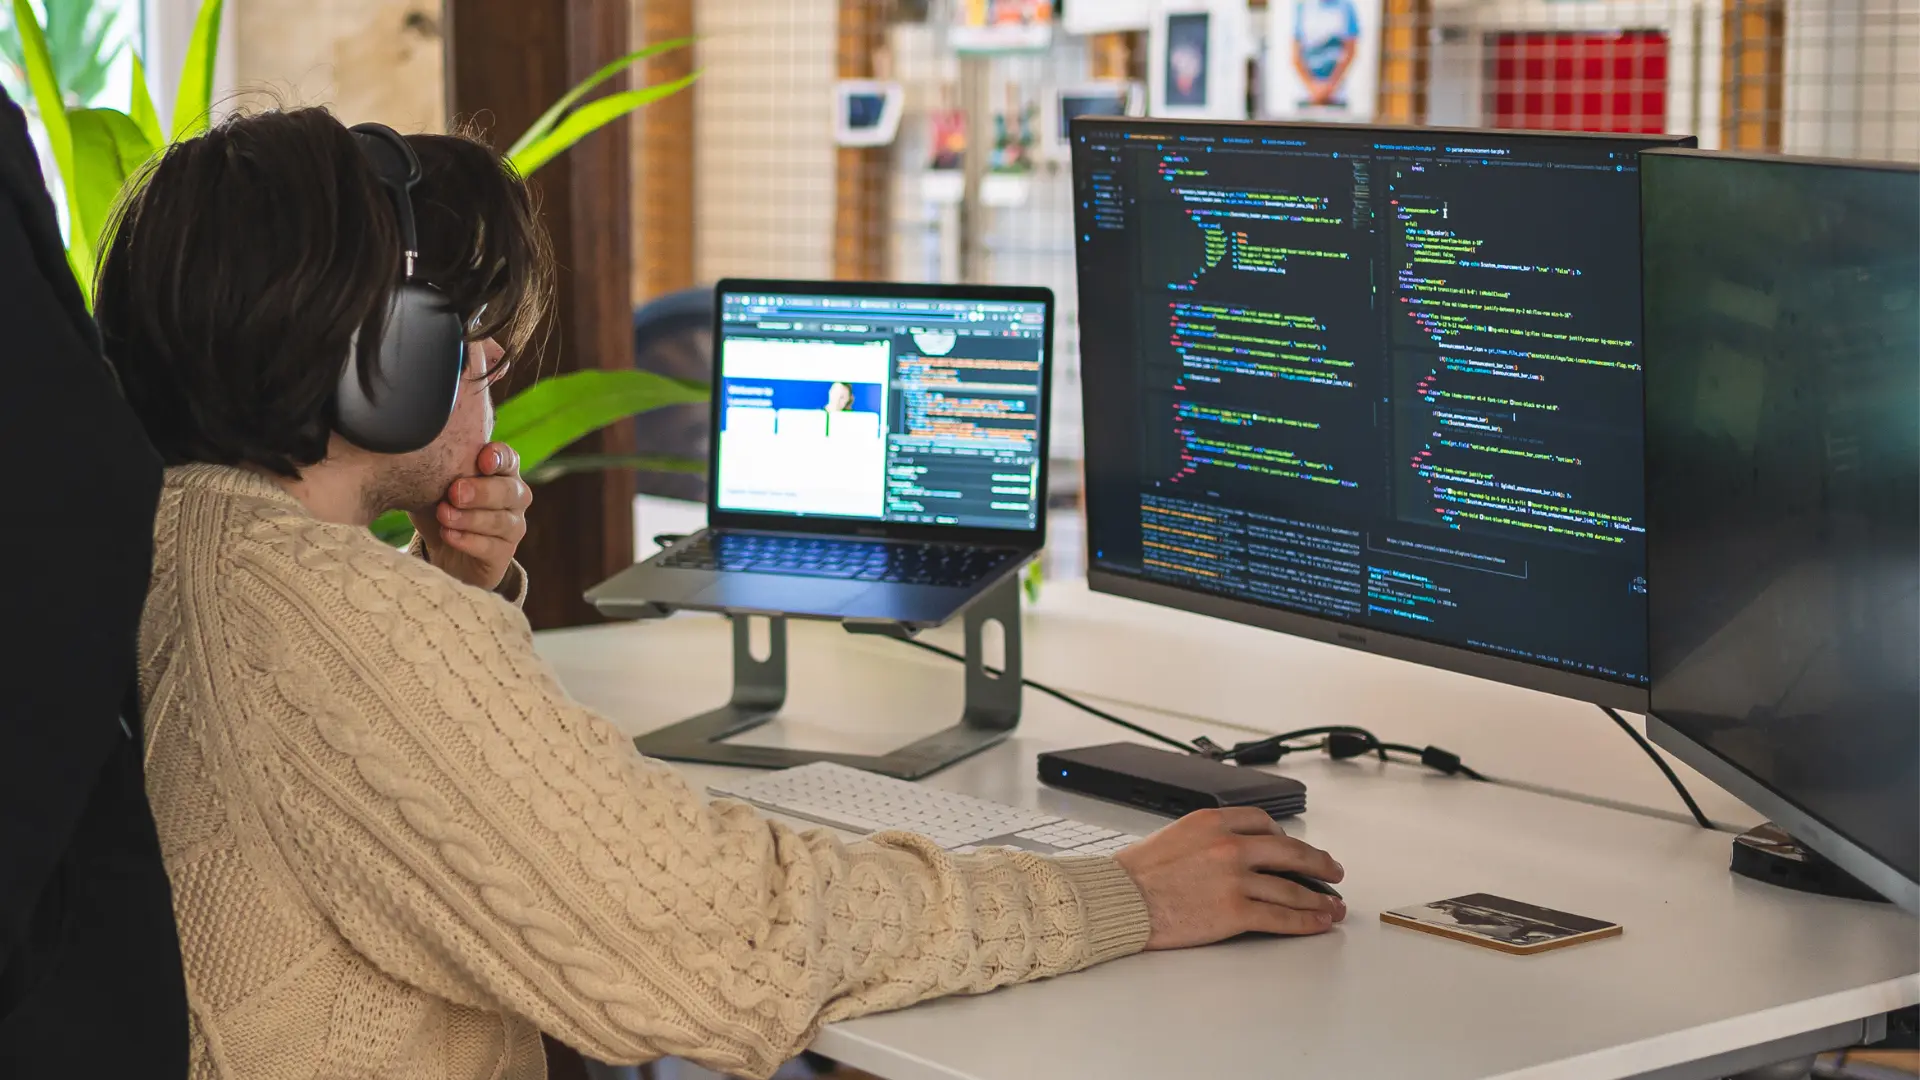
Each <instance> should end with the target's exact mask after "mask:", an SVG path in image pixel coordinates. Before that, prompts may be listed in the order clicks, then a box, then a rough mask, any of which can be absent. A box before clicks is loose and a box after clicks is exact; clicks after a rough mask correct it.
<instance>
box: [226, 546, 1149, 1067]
mask: <svg viewBox="0 0 1920 1080" xmlns="http://www.w3.org/2000/svg"><path fill="white" fill-rule="evenodd" d="M355 541H356V544H357V545H358V546H359V548H360V550H357V551H355V552H354V553H353V554H352V556H351V557H350V558H346V559H343V560H342V561H341V562H340V563H339V564H338V565H337V566H336V567H334V568H333V569H331V570H329V571H327V573H329V574H330V575H331V576H332V577H333V578H334V579H335V580H334V582H333V585H332V587H330V588H326V589H324V590H322V591H321V592H320V593H317V594H314V595H313V596H312V597H309V598H303V599H302V600H301V601H300V602H299V603H300V606H301V607H302V608H304V609H305V610H304V611H303V613H302V621H303V622H304V623H305V625H304V627H303V626H299V625H296V626H294V627H291V628H289V627H285V626H278V625H276V626H260V627H252V626H250V627H247V628H245V631H244V632H242V633H238V634H236V635H235V637H234V640H235V643H236V649H237V655H236V656H235V658H234V662H235V663H236V664H239V665H242V670H241V671H240V672H239V676H240V677H239V680H238V681H239V682H240V683H241V684H244V685H250V686H254V687H257V688H260V691H261V693H262V695H263V696H262V697H261V698H260V699H258V700H253V701H249V702H248V705H247V707H248V710H249V714H250V715H253V716H256V717H258V718H262V719H263V720H265V721H266V722H269V723H272V724H274V725H275V727H276V731H275V733H274V736H275V746H276V749H275V752H274V753H273V755H272V757H273V759H274V760H273V761H271V762H267V763H262V764H263V766H264V767H267V768H270V769H272V770H274V771H275V772H276V773H278V775H277V776H276V777H275V779H276V782H277V783H278V785H279V786H281V788H282V791H281V793H280V794H279V795H278V797H276V798H275V799H273V800H272V803H271V805H269V806H266V807H264V808H263V810H264V811H265V812H266V813H268V814H270V815H271V818H270V822H271V827H272V828H273V829H274V831H275V833H276V835H277V836H278V838H279V839H280V842H281V844H282V845H283V847H284V848H286V849H287V852H288V856H289V859H288V861H289V863H290V865H292V866H294V867H295V868H296V872H297V873H300V874H301V875H302V876H303V877H304V879H305V884H306V891H307V893H308V895H310V896H312V897H314V898H315V900H316V901H317V902H318V903H319V904H320V905H321V906H322V908H323V909H324V910H325V911H326V914H327V916H328V917H329V919H330V920H331V921H332V922H333V924H334V925H335V926H337V927H339V929H340V930H341V932H342V933H343V934H344V935H345V936H346V937H347V938H348V939H349V940H350V941H351V942H352V943H353V945H354V947H355V948H356V949H358V950H359V951H360V952H361V953H362V954H363V955H365V956H366V957H367V958H368V959H369V960H370V961H372V962H373V963H374V964H376V965H377V966H379V967H380V968H381V969H382V970H384V971H386V972H387V973H389V974H391V975H393V976H394V977H396V978H399V979H402V980H404V981H406V982H409V983H411V984H413V985H416V986H419V987H422V988H424V989H426V990H428V991H429V992H431V993H434V994H437V995H439V996H441V997H444V998H447V999H448V1000H451V1001H455V1002H459V1003H462V1004H466V1005H470V1006H474V1007H478V1008H485V1009H493V1010H499V1011H504V1012H509V1013H512V1014H515V1015H519V1016H523V1017H526V1018H528V1019H529V1020H531V1021H532V1022H533V1023H535V1024H537V1025H538V1026H539V1027H540V1028H541V1029H542V1030H544V1031H547V1032H548V1033H550V1034H552V1035H554V1036H555V1037H557V1038H559V1039H561V1040H562V1041H564V1042H566V1043H568V1044H569V1045H572V1046H574V1047H576V1048H578V1049H579V1050H580V1051H582V1052H583V1053H585V1054H588V1055H591V1056H594V1057H597V1058H601V1059H603V1060H608V1061H634V1060H643V1059H649V1058H653V1057H657V1056H660V1055H664V1054H677V1055H681V1056H685V1057H689V1058H692V1059H694V1060H697V1061H699V1062H701V1063H703V1064H706V1065H709V1066H711V1067H715V1068H719V1069H722V1070H725V1071H729V1072H734V1073H741V1074H746V1075H766V1074H768V1073H770V1072H772V1071H773V1069H774V1068H776V1067H777V1066H778V1064H779V1063H780V1062H781V1061H783V1060H785V1059H786V1058H788V1057H791V1056H792V1055H793V1054H794V1053H796V1052H798V1051H799V1050H800V1049H801V1048H802V1047H804V1046H805V1045H806V1044H807V1043H808V1042H809V1041H810V1040H811V1039H812V1037H813V1034H814V1032H815V1031H816V1030H817V1029H818V1027H819V1026H820V1025H821V1024H822V1023H825V1022H828V1021H831V1020H834V1019H839V1018H845V1017H850V1016H855V1015H859V1014H862V1013H866V1012H872V1011H875V1010H881V1009H888V1008H895V1007H899V1006H902V1005H907V1004H910V1003H912V1002H915V1001H919V1000H922V999H924V998H928V997H933V996H938V995H942V994H952V993H970V992H979V991H984V990H988V989H991V988H993V987H997V986H1002V985H1005V984H1008V983H1013V982H1018V981H1021V980H1024V979H1031V978H1038V977H1043V976H1047V975H1054V974H1059V973H1062V972H1067V971H1072V970H1075V969H1077V968H1080V967H1084V966H1086V965H1088V964H1091V963H1096V962H1098V961H1101V960H1106V959H1111V958H1113V957H1117V956H1121V955H1124V954H1126V953H1129V952H1133V951H1136V950H1138V949H1140V948H1141V947H1143V946H1144V945H1145V944H1146V943H1147V938H1148V935H1149V932H1150V929H1151V928H1150V923H1149V917H1148V913H1147V908H1146V906H1145V904H1144V902H1143V900H1142V897H1141V892H1140V890H1139V889H1138V888H1136V887H1135V885H1134V884H1133V882H1132V880H1131V879H1130V878H1129V876H1128V875H1127V873H1126V871H1124V870H1122V869H1121V867H1120V866H1119V864H1117V863H1116V862H1114V861H1113V860H1110V859H1063V860H1047V859H1041V858H1038V857H1035V856H1032V855H1028V854H1024V853H994V854H978V855H970V856H954V855H950V854H948V853H946V852H944V851H942V850H940V849H939V848H938V847H936V846H934V845H933V844H932V843H931V842H929V841H927V840H925V839H922V838H919V837H911V836H907V835H904V834H893V835H890V836H886V837H881V838H877V839H876V840H874V841H872V842H867V843H861V844H855V845H851V846H848V845H843V844H841V843H840V842H838V841H837V840H835V839H834V838H833V837H832V836H831V835H829V834H827V833H825V832H809V833H805V834H797V833H795V832H793V831H791V830H788V829H786V828H784V827H782V826H779V825H776V824H773V823H771V822H769V821H767V820H765V819H764V818H761V817H759V816H758V815H756V814H755V813H754V812H753V811H752V810H751V809H749V808H748V807H746V806H743V805H740V804H738V803H728V802H718V803H709V802H708V801H707V800H706V799H705V798H703V797H701V796H700V795H699V794H698V793H696V792H694V791H693V790H691V789H690V788H689V787H688V786H687V785H686V784H685V782H683V781H682V780H681V778H680V777H679V776H678V775H677V774H676V773H675V772H674V771H673V770H671V769H669V768H667V767H665V766H663V765H660V764H658V763H656V762H651V761H648V760H645V759H643V758H641V757H640V756H639V755H638V754H636V753H635V752H634V750H633V748H632V745H631V743H629V742H628V741H627V739H626V738H625V737H624V736H622V735H621V734H620V733H619V732H618V731H617V730H615V729H614V727H613V726H612V725H611V724H610V723H608V722H607V721H605V720H604V719H601V718H600V717H598V716H596V715H594V714H593V713H591V712H590V711H588V710H587V709H585V708H583V707H581V706H580V705H578V704H576V703H574V702H573V701H571V700H570V699H569V698H568V697H567V696H566V694H565V693H564V692H563V691H562V690H561V689H560V687H559V686H558V685H557V683H556V682H555V681H554V679H553V676H552V674H551V672H550V671H549V669H548V668H547V667H546V666H545V664H544V663H543V662H542V661H541V660H540V659H539V657H538V656H536V655H535V653H534V650H533V642H532V636H531V634H530V633H529V632H528V630H527V627H526V623H525V620H524V619H522V618H521V617H520V616H519V615H518V614H517V613H516V612H514V611H512V609H510V608H509V607H508V606H507V605H505V604H504V603H502V602H500V601H499V600H498V599H496V598H493V597H490V596H488V595H486V594H484V593H482V592H480V591H478V590H473V589H466V588H461V587H459V586H457V585H455V584H454V583H453V582H452V581H451V580H449V579H448V578H446V577H445V576H444V575H442V574H440V573H439V572H438V571H436V570H434V569H432V568H431V567H429V566H425V565H422V564H421V563H419V562H418V561H416V560H412V559H404V558H395V557H393V556H392V555H391V554H390V553H384V552H380V551H379V550H378V544H377V541H374V540H373V539H372V538H371V537H370V536H369V537H364V538H355ZM295 546H299V545H295V544H293V543H292V542H291V541H289V546H287V547H286V549H285V550H286V553H287V555H288V558H287V560H286V562H285V563H283V564H282V565H284V566H289V567H290V566H291V552H292V551H293V550H294V548H295ZM272 561H273V560H271V559H270V558H269V559H268V560H266V562H272ZM309 569H311V567H309ZM258 572H259V573H261V574H263V575H264V576H263V577H259V578H256V579H255V582H256V583H260V584H263V585H264V587H265V588H266V589H267V590H269V591H270V592H271V593H272V594H273V595H275V596H278V597H285V596H287V595H288V589H287V585H286V580H287V579H286V578H275V577H274V571H273V570H272V569H271V567H268V566H265V565H264V564H260V569H259V571H258ZM289 576H291V575H289ZM246 577H247V575H245V574H243V575H242V580H241V581H239V582H238V583H237V585H236V587H237V588H238V589H239V590H241V592H243V593H244V592H247V591H250V590H251V589H252V588H253V587H255V583H250V582H249V581H247V580H245V578H246ZM263 595H264V594H263ZM248 669H251V670H248ZM269 718H270V719H269Z"/></svg>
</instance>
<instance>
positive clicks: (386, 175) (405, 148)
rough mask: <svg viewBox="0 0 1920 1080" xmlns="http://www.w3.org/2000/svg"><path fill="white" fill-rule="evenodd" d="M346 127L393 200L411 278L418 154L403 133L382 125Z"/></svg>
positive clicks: (416, 250)
mask: <svg viewBox="0 0 1920 1080" xmlns="http://www.w3.org/2000/svg"><path fill="white" fill-rule="evenodd" d="M347 130H348V131H350V132H352V133H353V137H354V139H355V140H356V141H358V142H359V144H360V150H361V152H362V153H363V154H365V155H366V158H367V161H368V162H370V163H371V164H372V165H373V173H374V175H375V176H376V177H378V178H379V180H380V185H381V186H382V187H384V188H386V189H387V194H388V196H389V197H390V198H391V199H392V201H393V213H394V220H395V222H397V223H398V225H399V228H400V245H401V247H402V249H403V250H404V251H405V253H406V260H407V280H408V281H412V280H413V268H414V263H415V262H417V261H418V260H419V258H420V232H419V230H418V228H417V227H416V226H415V225H414V221H413V188H414V185H416V184H418V183H419V182H420V157H419V155H418V154H415V153H414V152H413V147H412V145H410V144H409V143H408V142H407V140H406V137H405V136H404V135H401V134H400V133H399V132H397V131H395V130H393V129H392V128H390V127H388V126H387V125H385V124H355V125H354V126H353V127H351V128H348V129H347Z"/></svg>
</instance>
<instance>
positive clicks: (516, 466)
mask: <svg viewBox="0 0 1920 1080" xmlns="http://www.w3.org/2000/svg"><path fill="white" fill-rule="evenodd" d="M478 464H479V466H480V475H481V476H517V475H519V473H520V451H518V450H515V449H514V448H513V447H511V446H508V445H507V444H506V443H503V442H490V443H488V444H487V445H485V446H483V447H481V448H480V460H479V462H478Z"/></svg>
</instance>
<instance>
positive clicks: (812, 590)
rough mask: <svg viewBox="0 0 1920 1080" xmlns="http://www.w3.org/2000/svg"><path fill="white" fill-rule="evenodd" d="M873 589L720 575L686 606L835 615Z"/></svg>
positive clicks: (817, 581)
mask: <svg viewBox="0 0 1920 1080" xmlns="http://www.w3.org/2000/svg"><path fill="white" fill-rule="evenodd" d="M871 588H873V586H872V585H869V584H867V583H865V582H860V581H829V580H821V579H818V578H790V577H780V576H779V575H776V574H722V575H720V577H719V579H718V580H716V581H715V582H714V583H713V584H711V585H709V586H707V587H706V588H704V589H702V590H700V592H699V593H698V594H696V595H695V596H694V597H693V599H692V600H690V601H688V603H691V604H695V605H698V606H701V607H715V608H722V609H726V610H731V611H766V612H791V613H793V614H795V615H838V614H840V612H841V610H842V609H843V608H845V607H846V606H847V605H848V604H850V603H852V602H853V601H854V600H855V599H857V598H858V597H859V596H860V594H861V593H864V592H866V591H867V590H868V589H871Z"/></svg>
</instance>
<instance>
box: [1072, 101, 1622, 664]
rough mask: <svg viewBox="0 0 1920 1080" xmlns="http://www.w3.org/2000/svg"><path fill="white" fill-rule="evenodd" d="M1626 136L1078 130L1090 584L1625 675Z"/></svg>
mask: <svg viewBox="0 0 1920 1080" xmlns="http://www.w3.org/2000/svg"><path fill="white" fill-rule="evenodd" d="M1449 140H1453V141H1449ZM1644 145H1647V143H1646V142H1645V141H1644V140H1641V141H1638V142H1633V141H1627V140H1611V139H1555V138H1545V137H1541V138H1530V137H1524V136H1493V135H1487V136H1472V137H1469V136H1465V135H1451V136H1442V135H1439V134H1424V135H1422V136H1419V137H1415V136H1412V135H1409V134H1407V133H1395V134H1391V135H1389V134H1387V133H1384V132H1382V131H1379V130H1371V129H1364V128H1354V129H1345V130H1340V129H1323V128H1283V127H1274V128H1258V127H1246V126H1223V125H1206V124H1194V125H1178V126H1175V125H1164V124H1163V125H1125V124H1112V125H1105V124H1100V125H1087V126H1085V127H1083V128H1082V129H1081V130H1080V132H1079V133H1078V134H1077V136H1076V145H1075V147H1074V155H1075V178H1076V180H1075V184H1076V196H1077V197H1076V207H1077V212H1078V224H1079V228H1078V230H1077V231H1078V234H1079V256H1080V285H1081V309H1082V310H1083V311H1111V312H1115V313H1116V316H1115V317H1114V318H1112V319H1107V320H1089V321H1088V323H1087V324H1086V325H1085V326H1083V328H1082V346H1081V351H1082V357H1083V365H1084V369H1085V374H1084V382H1085V385H1086V387H1087V409H1086V414H1087V454H1088V493H1087V494H1088V513H1089V529H1090V539H1091V547H1092V551H1091V552H1090V554H1091V555H1092V558H1093V562H1094V564H1095V565H1096V566H1098V567H1100V568H1101V569H1104V570H1108V571H1111V572H1116V573H1121V574H1127V575H1132V576H1137V577H1139V578H1142V579H1146V580H1150V581H1157V582H1161V583H1164V584H1172V585H1177V586H1181V587H1185V588H1191V589H1197V590H1201V591H1205V592H1209V593H1213V594H1216V595H1220V596H1224V597H1228V598H1232V599H1238V600H1245V601H1251V602H1255V603H1260V604H1265V605H1270V606H1273V607H1277V608H1282V609H1286V610H1290V611H1294V612H1298V613H1303V614H1308V615H1314V616H1319V617H1324V618H1329V619H1335V620H1341V621H1344V622H1347V623H1350V624H1353V625H1355V626H1358V627H1364V628H1368V629H1375V630H1383V631H1388V632H1392V633H1397V634H1404V635H1409V636H1413V637H1417V638H1421V639H1425V640H1429V641H1434V642H1437V643H1441V644H1446V645H1452V646H1456V647H1460V648H1464V649H1470V650H1475V651H1479V652H1483V653H1488V654H1492V655H1498V656H1503V657H1507V658H1510V659H1517V660H1522V661H1527V662H1532V663H1537V664H1541V665H1545V666H1548V667H1552V668H1557V669H1560V670H1563V671H1567V672H1571V673H1575V674H1580V675H1586V676H1591V677H1596V678H1601V679H1606V680H1610V681H1615V682H1621V683H1627V684H1632V685H1644V683H1645V679H1646V675H1645V671H1646V642H1645V579H1644V566H1645V544H1644V540H1645V527H1644V524H1643V520H1642V518H1643V507H1642V503H1643V491H1642V487H1643V479H1642V475H1641V458H1642V452H1641V449H1640V445H1641V429H1642V419H1641V409H1642V405H1641V363H1640V340H1639V339H1640V286H1639V202H1638V185H1639V176H1638V172H1637V165H1636V162H1637V150H1638V149H1639V148H1640V147H1641V146H1644Z"/></svg>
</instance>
